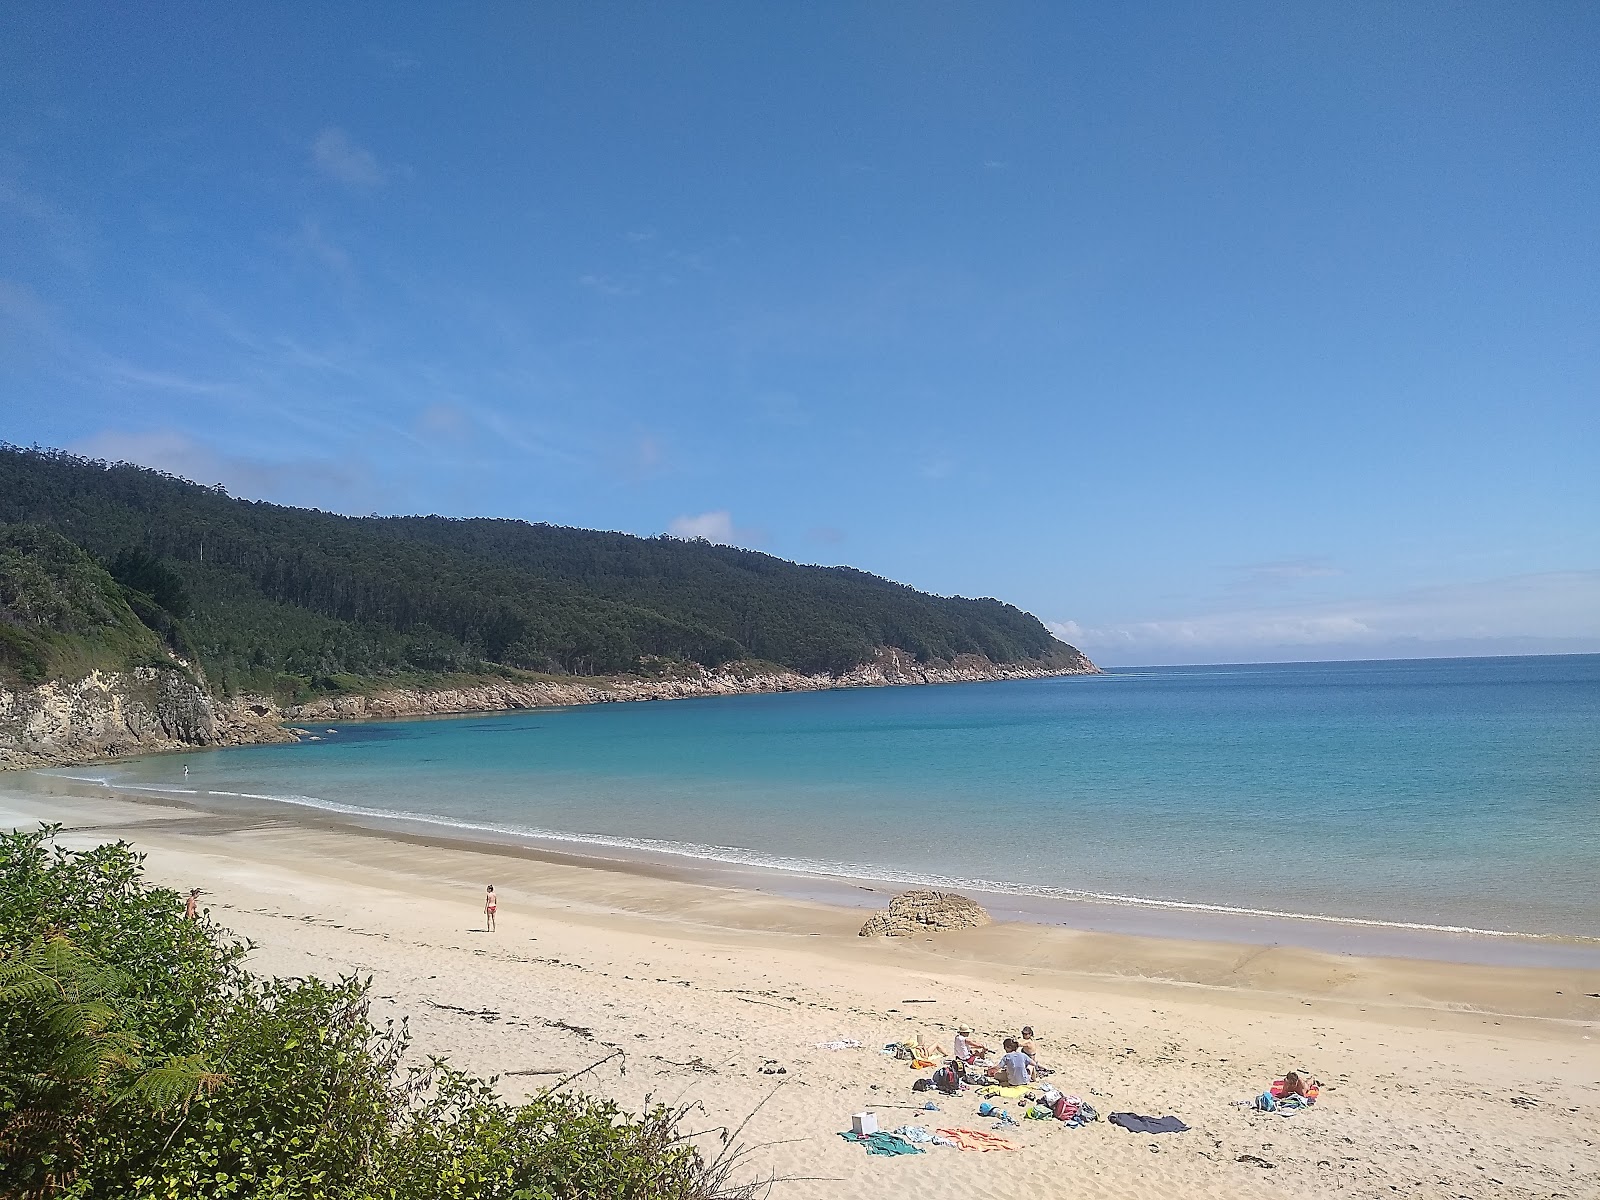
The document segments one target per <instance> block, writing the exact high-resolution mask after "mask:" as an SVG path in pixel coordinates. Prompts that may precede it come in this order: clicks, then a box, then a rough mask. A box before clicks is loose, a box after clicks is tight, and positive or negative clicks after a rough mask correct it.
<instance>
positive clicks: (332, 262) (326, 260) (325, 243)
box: [289, 217, 356, 284]
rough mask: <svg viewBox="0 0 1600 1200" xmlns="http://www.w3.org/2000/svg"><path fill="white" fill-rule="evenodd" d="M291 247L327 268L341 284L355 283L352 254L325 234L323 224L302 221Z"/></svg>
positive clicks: (290, 241) (291, 239)
mask: <svg viewBox="0 0 1600 1200" xmlns="http://www.w3.org/2000/svg"><path fill="white" fill-rule="evenodd" d="M289 247H290V249H292V250H294V251H296V252H298V253H299V254H301V255H303V256H304V257H306V258H309V259H311V260H312V261H313V262H315V263H317V264H318V265H319V266H321V267H323V268H325V269H326V270H327V271H328V273H329V274H331V275H333V276H335V277H336V278H337V279H338V280H339V282H340V283H343V284H352V283H354V282H355V280H356V270H355V261H354V260H353V259H352V258H351V257H350V252H349V251H348V250H346V249H345V248H344V247H343V246H341V245H339V244H338V243H337V242H335V241H334V240H333V239H332V238H331V237H329V236H328V235H327V234H326V233H324V232H323V230H322V224H321V222H319V221H314V220H312V219H311V218H310V217H307V218H305V219H304V220H303V221H301V222H300V228H299V230H298V231H296V233H295V235H294V236H293V237H292V238H290V239H289Z"/></svg>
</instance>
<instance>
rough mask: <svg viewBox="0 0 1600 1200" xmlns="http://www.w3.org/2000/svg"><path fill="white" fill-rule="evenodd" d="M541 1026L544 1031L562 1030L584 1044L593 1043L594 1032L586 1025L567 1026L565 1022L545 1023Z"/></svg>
mask: <svg viewBox="0 0 1600 1200" xmlns="http://www.w3.org/2000/svg"><path fill="white" fill-rule="evenodd" d="M543 1024H544V1027H545V1028H546V1029H562V1030H565V1031H566V1032H567V1033H575V1034H577V1035H578V1036H579V1037H581V1038H582V1039H583V1040H584V1041H586V1042H592V1041H594V1030H592V1029H590V1028H589V1027H588V1026H586V1025H569V1024H567V1022H565V1021H545V1022H543Z"/></svg>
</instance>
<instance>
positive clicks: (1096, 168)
mask: <svg viewBox="0 0 1600 1200" xmlns="http://www.w3.org/2000/svg"><path fill="white" fill-rule="evenodd" d="M1118 10H1126V11H1118ZM1597 64H1600V9H1597V8H1596V7H1595V6H1593V5H1589V4H1582V3H1566V4H1541V3H1527V4H1515V5H1506V4H1472V3H1460V4H1450V5H1443V4H1437V5H1436V4H1421V3H1419V4H1406V5H1394V4H1389V3H1383V4H1359V3H1357V4H1348V5H1338V6H1328V7H1325V8H1323V9H1313V8H1311V7H1310V6H1303V5H1275V4H1260V5H1242V4H1212V5H1194V4H1184V5H1171V6H1165V5H1128V6H1112V5H1081V6H1069V5H1056V4H1029V5H1011V6H995V5H978V4H972V5H957V4H926V5H923V4H915V5H914V4H866V5H827V4H823V5H807V6H800V5H792V6H791V5H730V4H719V5H709V4H707V5H696V4H685V5H643V4H640V5H614V4H593V5H567V6H554V5H551V6H533V5H523V4H515V5H509V4H508V5H503V6H492V5H477V6H472V7H471V8H470V9H460V8H457V9H447V8H445V7H443V6H420V5H418V6H412V5H403V4H391V5H384V6H356V5H328V6H321V5H293V6H291V5H287V4H285V5H262V6H248V7H247V6H217V5H205V6H195V7H192V8H191V7H185V6H183V5H164V6H159V8H158V7H157V6H124V7H123V8H121V9H120V10H119V9H117V8H107V7H105V6H87V5H69V4H43V3H31V4H29V3H25V4H16V5H11V6H8V7H7V9H6V11H5V13H4V15H3V16H0V106H3V107H0V111H3V113H4V120H3V121H0V231H3V232H0V438H4V439H6V440H10V441H12V442H17V443H22V444H31V443H39V444H43V445H51V446H66V447H70V448H73V449H76V450H79V451H81V452H84V453H90V454H93V455H96V456H101V457H110V458H115V459H128V460H131V461H136V462H142V463H147V464H150V465H154V466H159V467H163V468H165V469H169V470H173V471H176V472H178V473H181V474H184V475H188V476H191V477H194V478H197V479H199V480H201V481H202V482H207V483H211V482H221V483H224V484H226V485H227V486H228V487H229V488H230V489H231V490H232V491H233V492H234V493H235V494H238V495H245V496H250V497H257V498H266V499H271V500H276V501H281V502H285V503H292V504H304V505H314V506H317V507H322V508H329V509H335V510H339V511H344V512H357V513H364V512H386V513H387V512H442V513H448V514H455V515H473V514H492V515H501V516H516V517H524V518H528V519H530V520H546V521H552V522H557V523H561V524H572V525H583V526H592V527H600V528H612V529H624V530H629V531H632V532H636V533H641V534H654V533H659V532H663V531H671V532H677V533H680V534H688V535H692V534H696V533H699V534H703V535H705V536H709V537H711V538H713V539H714V540H724V541H731V542H736V543H738V544H741V545H747V546H753V547H756V548H759V549H763V550H767V551H770V552H771V553H774V554H779V555H782V556H785V557H789V558H795V559H799V560H802V561H814V562H830V563H831V562H847V563H851V564H853V565H856V566H860V567H862V568H865V569H867V570H871V571H875V572H878V573H880V574H883V575H887V576H889V577H891V578H895V579H899V580H902V581H904V582H907V583H910V584H913V585H915V586H917V587H921V588H926V589H929V590H933V591H938V592H946V593H961V594H966V595H995V596H999V597H1001V598H1003V599H1006V600H1009V601H1011V602H1013V603H1016V604H1018V605H1019V606H1021V607H1024V608H1026V609H1028V610H1030V611H1032V612H1034V613H1037V614H1038V615H1039V616H1040V617H1041V618H1042V619H1044V620H1045V621H1047V622H1050V623H1053V624H1055V625H1056V626H1057V627H1058V628H1059V629H1060V630H1061V631H1062V633H1063V635H1064V636H1067V637H1068V638H1069V639H1070V640H1073V641H1075V642H1077V643H1078V644H1080V645H1081V646H1083V648H1084V649H1086V650H1087V651H1088V652H1089V653H1090V654H1091V655H1093V656H1095V657H1096V658H1097V659H1099V660H1101V661H1104V662H1107V663H1118V662H1129V663H1131V662H1181V661H1236V660H1241V659H1275V658H1323V657H1355V656H1360V657H1368V656H1382V655H1388V654H1428V653H1443V654H1457V653H1474V652H1484V653H1498V652H1521V651H1541V650H1600V219H1597V214H1600V67H1597Z"/></svg>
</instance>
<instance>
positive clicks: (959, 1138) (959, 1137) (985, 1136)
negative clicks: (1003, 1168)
mask: <svg viewBox="0 0 1600 1200" xmlns="http://www.w3.org/2000/svg"><path fill="white" fill-rule="evenodd" d="M939 1133H940V1135H941V1136H943V1137H947V1138H949V1139H950V1140H951V1141H952V1142H954V1143H955V1144H956V1145H958V1146H960V1147H961V1148H962V1149H963V1150H1021V1149H1022V1147H1021V1146H1019V1145H1017V1143H1015V1142H1013V1141H1012V1140H1011V1139H1010V1138H1006V1137H1001V1136H1000V1135H999V1134H998V1133H985V1132H984V1131H983V1130H981V1129H941V1130H939Z"/></svg>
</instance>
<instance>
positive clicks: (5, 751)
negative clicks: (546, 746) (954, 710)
mask: <svg viewBox="0 0 1600 1200" xmlns="http://www.w3.org/2000/svg"><path fill="white" fill-rule="evenodd" d="M1073 656H1076V657H1073ZM1098 672H1099V668H1098V667H1096V666H1095V665H1094V664H1093V663H1091V662H1090V661H1089V660H1088V659H1087V658H1084V657H1083V656H1082V655H1081V654H1078V653H1077V651H1072V653H1071V655H1068V656H1066V657H1062V658H1057V659H1052V660H1050V661H1049V662H1035V663H1011V664H1007V665H1004V666H1001V665H998V664H996V663H993V662H991V661H990V660H989V659H987V658H985V657H983V656H982V655H978V654H970V655H961V656H960V657H958V658H957V659H956V660H955V661H954V662H933V663H918V662H917V661H916V660H915V659H914V658H912V657H911V655H909V654H907V653H906V652H905V651H903V650H895V649H890V648H887V647H885V648H884V649H882V650H880V651H879V652H878V655H877V657H876V658H875V659H874V660H873V661H872V662H870V663H864V664H863V665H861V666H859V667H857V668H855V669H854V670H853V671H850V672H848V673H847V674H844V675H801V674H797V673H795V672H790V671H773V672H766V673H758V672H753V671H750V670H749V669H748V668H740V667H738V666H734V667H730V668H726V669H721V670H708V669H706V668H704V667H696V666H689V667H687V668H679V669H678V670H677V672H676V673H675V674H673V675H672V676H670V677H664V678H649V677H644V676H620V677H616V678H608V679H573V680H571V681H567V680H549V681H537V682H518V681H513V680H505V681H503V682H500V681H497V682H493V683H485V684H478V685H474V686H471V687H460V688H437V689H422V688H388V689H385V690H383V691H379V692H374V693H372V694H371V695H349V696H323V697H319V698H318V699H315V700H311V701H308V702H307V703H305V704H297V705H285V706H280V705H278V704H277V702H276V701H274V700H271V699H269V698H266V697H261V696H241V697H236V698H234V699H232V700H219V699H217V698H216V697H213V696H211V695H210V694H209V693H208V692H207V691H206V690H205V688H204V687H203V686H202V685H201V684H200V683H198V682H196V680H195V678H194V677H193V676H192V675H191V674H190V673H189V671H188V670H186V669H182V668H181V667H179V666H177V665H175V666H173V667H171V668H156V667H140V668H137V669H135V670H132V671H121V672H98V671H97V672H95V673H94V674H91V675H88V676H86V677H85V678H83V679H79V680H76V681H73V682H67V681H61V680H58V681H55V682H52V683H47V684H43V685H41V686H39V687H35V688H24V689H20V690H18V691H14V692H13V691H7V690H5V689H4V688H0V770H5V769H20V768H27V767H42V766H59V765H63V764H67V763H84V762H93V761H95V760H97V759H108V758H124V757H127V756H129V755H134V754H156V753H160V752H162V751H173V750H184V749H188V748H191V747H195V746H237V745H249V744H254V743H258V742H286V741H294V740H295V739H296V734H295V732H294V731H293V730H292V729H285V728H283V727H282V726H283V723H284V722H295V721H306V722H317V721H324V722H326V721H355V720H362V719H393V718H398V717H416V716H429V715H434V714H446V713H473V712H497V711H502V710H507V709H524V708H552V707H557V706H561V705H568V704H604V703H614V702H620V701H628V700H676V699H679V698H681V697H686V696H731V695H738V694H742V693H748V692H815V691H823V690H825V689H828V688H836V687H887V686H896V685H902V684H923V683H968V682H977V681H980V680H990V679H1037V678H1042V677H1044V676H1048V675H1092V674H1098Z"/></svg>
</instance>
